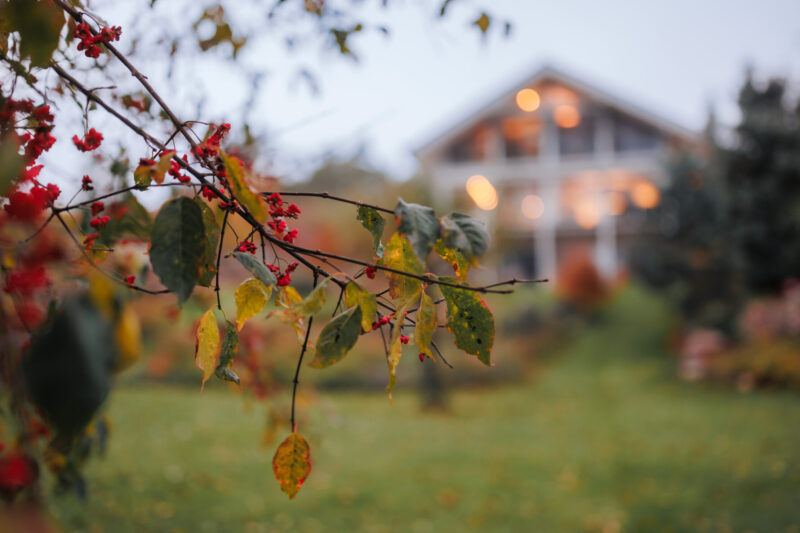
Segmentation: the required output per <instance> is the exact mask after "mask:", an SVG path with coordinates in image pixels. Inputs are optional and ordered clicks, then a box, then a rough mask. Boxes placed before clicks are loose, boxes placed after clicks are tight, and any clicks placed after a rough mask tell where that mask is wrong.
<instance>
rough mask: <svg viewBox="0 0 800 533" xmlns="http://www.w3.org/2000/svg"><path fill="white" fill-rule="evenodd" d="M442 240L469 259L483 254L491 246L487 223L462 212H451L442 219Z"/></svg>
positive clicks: (448, 246) (471, 259)
mask: <svg viewBox="0 0 800 533" xmlns="http://www.w3.org/2000/svg"><path fill="white" fill-rule="evenodd" d="M441 224H442V228H441V232H442V242H443V243H444V245H445V246H446V247H447V248H451V249H453V250H456V251H457V252H459V253H461V254H462V255H463V256H464V257H465V258H466V259H467V260H468V261H473V260H474V259H476V258H478V257H480V256H482V255H483V254H485V253H486V250H487V249H488V248H489V232H488V231H487V230H486V224H484V223H483V222H481V221H480V220H477V219H475V218H472V217H471V216H468V215H462V214H461V213H450V214H449V215H445V216H443V217H442V220H441Z"/></svg>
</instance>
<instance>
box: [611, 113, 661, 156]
mask: <svg viewBox="0 0 800 533" xmlns="http://www.w3.org/2000/svg"><path fill="white" fill-rule="evenodd" d="M660 143H661V134H660V133H659V132H658V130H656V129H655V128H653V127H652V126H649V125H647V124H645V123H644V122H641V121H639V120H636V119H634V118H631V117H626V116H623V115H619V114H618V115H616V116H615V117H614V150H616V151H617V152H628V151H634V150H653V149H655V148H658V146H659V144H660Z"/></svg>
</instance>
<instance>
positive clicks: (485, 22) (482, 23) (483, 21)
mask: <svg viewBox="0 0 800 533" xmlns="http://www.w3.org/2000/svg"><path fill="white" fill-rule="evenodd" d="M491 23H492V19H490V18H489V15H487V14H486V13H481V16H480V17H478V18H477V19H476V20H475V22H473V23H472V24H473V25H475V26H477V27H478V28H480V30H481V33H486V31H487V30H488V29H489V25H490V24H491Z"/></svg>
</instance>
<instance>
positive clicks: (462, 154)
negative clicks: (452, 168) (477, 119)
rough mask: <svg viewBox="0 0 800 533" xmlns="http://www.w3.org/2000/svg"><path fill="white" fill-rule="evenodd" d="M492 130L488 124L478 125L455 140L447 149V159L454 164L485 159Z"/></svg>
mask: <svg viewBox="0 0 800 533" xmlns="http://www.w3.org/2000/svg"><path fill="white" fill-rule="evenodd" d="M491 135H492V128H491V126H490V125H489V124H487V123H484V124H479V125H478V126H475V127H474V128H472V129H471V130H470V131H469V132H468V133H466V134H465V135H463V136H462V137H461V138H459V139H456V140H455V141H453V143H452V144H451V145H450V146H449V148H448V149H447V158H448V159H449V160H450V161H452V162H455V163H459V162H464V161H482V160H483V159H485V158H486V154H487V151H488V146H489V141H490V137H491Z"/></svg>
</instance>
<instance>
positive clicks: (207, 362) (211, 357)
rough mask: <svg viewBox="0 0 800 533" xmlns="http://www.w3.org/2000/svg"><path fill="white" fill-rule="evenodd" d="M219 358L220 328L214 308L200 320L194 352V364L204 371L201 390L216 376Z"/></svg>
mask: <svg viewBox="0 0 800 533" xmlns="http://www.w3.org/2000/svg"><path fill="white" fill-rule="evenodd" d="M218 357H219V327H218V326H217V317H215V316H214V308H213V307H212V308H211V309H209V310H208V311H206V312H205V314H204V315H203V318H201V319H200V325H199V326H198V328H197V344H196V345H195V350H194V364H195V366H197V368H199V369H200V370H202V371H203V382H202V383H201V385H200V390H201V391H202V390H203V387H204V386H205V384H206V381H208V378H210V377H211V376H212V374H214V370H215V369H216V368H217V358H218Z"/></svg>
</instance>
